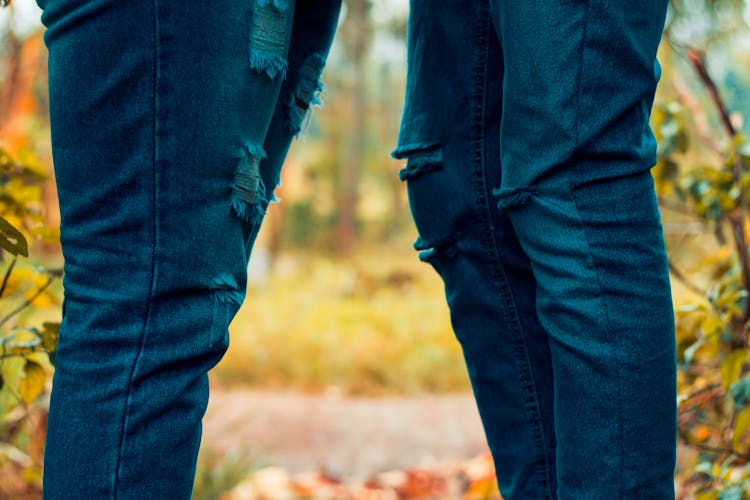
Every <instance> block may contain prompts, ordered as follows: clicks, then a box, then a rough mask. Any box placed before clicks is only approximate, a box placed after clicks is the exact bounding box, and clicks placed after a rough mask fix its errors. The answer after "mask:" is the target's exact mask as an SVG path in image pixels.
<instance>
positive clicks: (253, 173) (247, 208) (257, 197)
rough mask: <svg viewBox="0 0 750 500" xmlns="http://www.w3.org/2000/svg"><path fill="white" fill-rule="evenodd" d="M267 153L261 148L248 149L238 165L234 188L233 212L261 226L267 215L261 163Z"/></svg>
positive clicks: (242, 218) (243, 219) (246, 220)
mask: <svg viewBox="0 0 750 500" xmlns="http://www.w3.org/2000/svg"><path fill="white" fill-rule="evenodd" d="M263 158H265V152H264V151H263V149H262V148H260V147H248V150H247V152H246V154H245V155H244V156H243V157H242V158H240V160H239V161H238V163H237V170H236V171H235V174H234V186H233V188H232V211H233V212H234V214H235V215H236V216H237V217H239V218H240V219H241V220H242V221H244V222H248V223H251V224H259V223H260V222H261V221H262V220H263V216H264V215H265V208H264V207H265V204H266V203H267V200H266V188H265V186H264V185H263V180H262V179H261V178H260V162H261V160H262V159H263Z"/></svg>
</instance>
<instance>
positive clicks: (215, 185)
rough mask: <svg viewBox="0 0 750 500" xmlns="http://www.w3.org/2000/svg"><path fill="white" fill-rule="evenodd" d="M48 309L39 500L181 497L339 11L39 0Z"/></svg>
mask: <svg viewBox="0 0 750 500" xmlns="http://www.w3.org/2000/svg"><path fill="white" fill-rule="evenodd" d="M39 4H40V7H42V8H43V9H44V13H43V15H42V21H43V23H44V24H45V25H46V26H47V28H48V29H47V31H46V33H45V42H46V44H47V46H48V48H49V82H50V104H51V123H52V146H53V156H54V163H55V175H56V181H57V188H58V194H59V200H60V210H61V214H62V222H61V240H62V248H63V254H64V257H65V278H64V289H65V300H64V303H63V321H62V326H61V330H60V342H59V347H58V351H57V366H56V371H55V376H54V381H53V391H52V397H51V402H50V412H49V421H48V434H47V446H46V453H45V470H44V497H45V498H48V499H68V498H69V499H76V500H79V499H104V498H132V499H139V500H142V499H150V498H153V499H172V498H189V497H190V494H191V490H192V485H193V476H194V473H195V460H196V455H197V452H198V447H199V442H200V436H201V418H202V416H203V414H204V411H205V408H206V404H207V400H208V379H207V376H206V372H207V370H208V369H209V368H211V367H212V366H214V365H215V364H216V363H217V362H218V360H219V359H220V358H221V356H222V355H223V353H224V352H225V350H226V348H227V345H228V335H227V327H228V325H229V322H230V320H231V319H232V317H233V316H234V315H235V313H236V311H237V310H238V308H239V306H240V304H241V302H242V301H243V299H244V294H245V285H246V268H247V261H248V259H249V256H250V249H251V247H252V243H253V240H254V238H255V235H256V233H257V230H258V227H259V225H260V223H261V220H262V218H263V214H264V212H265V208H266V206H267V204H268V202H269V200H272V199H273V189H274V187H275V186H276V185H277V183H278V179H279V171H280V168H281V164H282V162H283V159H284V156H285V155H286V152H287V150H288V148H289V145H290V143H291V142H292V139H293V137H294V135H296V134H297V133H298V132H299V129H300V123H301V121H302V120H303V118H304V116H305V114H306V112H307V108H309V106H310V104H312V103H315V102H316V101H317V94H318V92H319V91H320V88H321V84H320V81H319V78H320V74H321V72H322V69H323V64H324V62H325V59H326V57H327V54H328V50H329V47H330V44H331V41H332V37H333V33H334V29H335V26H336V24H337V18H338V13H339V9H340V7H341V0H318V1H316V2H299V4H298V5H295V2H294V1H293V0H292V1H284V0H273V1H271V0H253V1H244V2H241V1H240V2H238V1H235V0H215V1H211V2H188V3H186V2H182V1H176V0H131V1H127V2H123V1H120V0H39Z"/></svg>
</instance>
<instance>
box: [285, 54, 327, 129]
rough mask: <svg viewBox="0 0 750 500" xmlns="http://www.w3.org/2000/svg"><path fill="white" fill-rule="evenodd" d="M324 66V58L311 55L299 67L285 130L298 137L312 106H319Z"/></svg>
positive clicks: (322, 88)
mask: <svg viewBox="0 0 750 500" xmlns="http://www.w3.org/2000/svg"><path fill="white" fill-rule="evenodd" d="M324 66H325V58H324V57H323V56H321V55H320V54H316V53H313V54H311V55H310V56H308V57H307V59H305V62H304V63H302V66H301V67H300V74H299V83H298V84H297V88H296V89H295V90H294V92H293V93H292V95H291V97H290V99H289V109H288V111H289V115H288V120H287V129H288V130H289V132H290V133H292V134H294V135H298V134H299V133H300V132H301V131H302V124H303V123H304V121H305V119H306V118H307V116H308V115H309V111H310V107H311V106H312V105H316V106H320V105H321V104H322V101H321V100H320V93H321V92H323V90H324V88H325V86H324V85H323V83H322V82H321V81H320V77H321V75H322V74H323V67H324Z"/></svg>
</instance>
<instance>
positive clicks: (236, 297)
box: [210, 273, 244, 306]
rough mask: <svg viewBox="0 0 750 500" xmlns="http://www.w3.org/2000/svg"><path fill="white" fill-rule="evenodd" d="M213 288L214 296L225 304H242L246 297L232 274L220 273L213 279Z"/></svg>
mask: <svg viewBox="0 0 750 500" xmlns="http://www.w3.org/2000/svg"><path fill="white" fill-rule="evenodd" d="M210 286H211V290H212V291H213V294H214V298H215V299H216V300H217V301H218V302H221V303H223V304H234V305H236V306H240V305H242V301H243V299H244V295H243V293H242V292H241V291H240V286H239V284H237V280H236V279H234V276H232V275H231V274H227V273H224V274H220V275H218V276H216V277H215V278H214V279H213V280H211V285H210Z"/></svg>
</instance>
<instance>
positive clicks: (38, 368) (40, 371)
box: [18, 360, 47, 405]
mask: <svg viewBox="0 0 750 500" xmlns="http://www.w3.org/2000/svg"><path fill="white" fill-rule="evenodd" d="M23 372H24V376H23V378H22V379H21V380H20V382H19V383H18V395H19V396H21V399H23V400H24V402H25V403H26V404H27V405H28V404H31V403H32V402H33V401H34V400H35V399H36V398H37V397H38V396H39V395H40V394H41V393H42V391H43V390H44V384H45V383H46V382H47V372H45V371H44V368H42V365H40V364H39V363H37V362H36V361H31V360H27V361H26V366H24V369H23Z"/></svg>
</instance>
